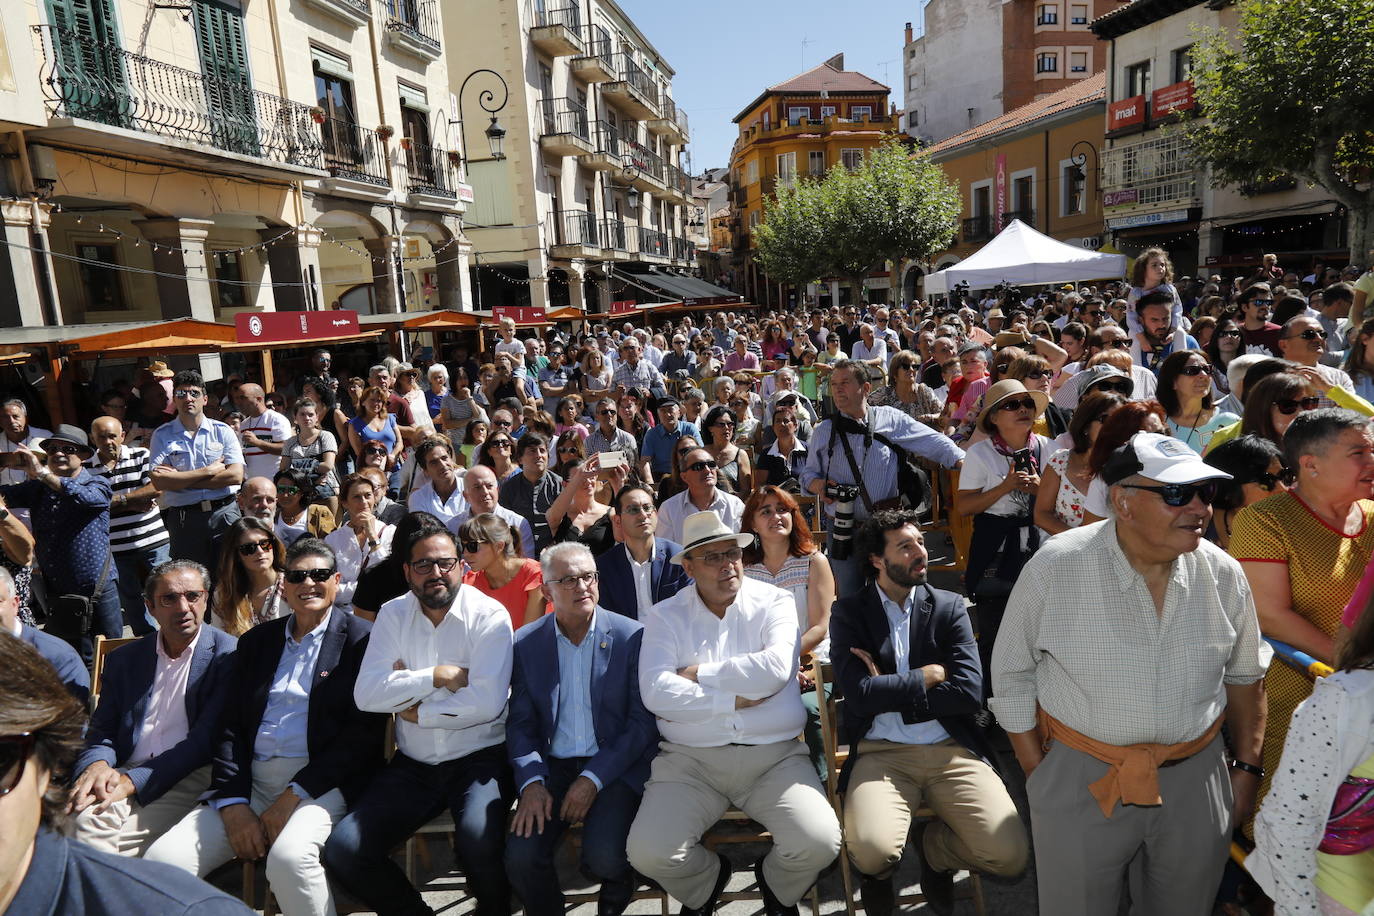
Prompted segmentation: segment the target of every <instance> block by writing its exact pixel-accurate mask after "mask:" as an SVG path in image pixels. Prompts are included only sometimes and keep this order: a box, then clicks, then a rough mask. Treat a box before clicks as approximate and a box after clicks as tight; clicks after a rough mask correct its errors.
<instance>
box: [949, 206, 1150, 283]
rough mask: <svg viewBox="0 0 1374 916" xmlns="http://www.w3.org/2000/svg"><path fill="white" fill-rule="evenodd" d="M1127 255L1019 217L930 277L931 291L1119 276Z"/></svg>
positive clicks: (1124, 270) (1123, 268)
mask: <svg viewBox="0 0 1374 916" xmlns="http://www.w3.org/2000/svg"><path fill="white" fill-rule="evenodd" d="M1125 274H1126V256H1125V255H1121V254H1103V253H1101V252H1097V251H1090V250H1088V249H1086V248H1079V247H1076V246H1074V245H1068V244H1065V243H1064V242H1061V241H1059V240H1058V239H1052V238H1050V237H1049V236H1048V235H1045V234H1043V233H1040V232H1036V231H1035V230H1034V229H1032V228H1031V227H1030V226H1027V225H1026V224H1025V223H1023V222H1021V221H1020V220H1019V219H1014V220H1012V221H1011V222H1010V223H1008V224H1007V227H1006V228H1005V229H1003V230H1002V231H1001V232H999V233H998V234H997V237H996V238H994V239H993V240H992V241H990V242H988V243H987V244H986V245H984V246H983V247H982V248H980V249H978V250H977V251H976V252H974V253H973V254H971V255H969V256H968V257H967V258H965V259H964V260H962V261H960V262H959V263H958V264H953V265H951V266H949V267H946V268H945V269H944V270H939V271H936V272H935V273H933V274H931V275H930V276H928V277H926V285H925V289H926V292H927V293H947V292H949V291H950V290H951V289H953V288H954V287H955V286H957V285H958V284H960V283H967V284H968V286H969V288H970V289H991V288H992V287H994V286H996V285H997V284H999V283H1007V284H1010V285H1012V286H1032V285H1036V284H1043V283H1078V282H1082V281H1085V280H1105V279H1119V278H1121V277H1123V276H1125Z"/></svg>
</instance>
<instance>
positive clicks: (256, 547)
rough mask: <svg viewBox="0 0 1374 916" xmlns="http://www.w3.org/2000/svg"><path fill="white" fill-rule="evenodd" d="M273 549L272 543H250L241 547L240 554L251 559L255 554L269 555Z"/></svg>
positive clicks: (264, 541)
mask: <svg viewBox="0 0 1374 916" xmlns="http://www.w3.org/2000/svg"><path fill="white" fill-rule="evenodd" d="M271 549H272V542H271V541H266V540H263V541H249V542H248V543H247V544H240V545H239V553H241V554H243V555H244V556H245V557H251V556H252V555H253V554H255V553H259V552H261V553H267V552H268V551H270V550H271Z"/></svg>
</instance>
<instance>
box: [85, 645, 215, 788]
mask: <svg viewBox="0 0 1374 916" xmlns="http://www.w3.org/2000/svg"><path fill="white" fill-rule="evenodd" d="M158 638H159V637H158V634H157V633H149V634H148V635H147V636H144V637H143V638H142V639H140V640H138V641H137V642H134V643H130V644H129V645H127V646H120V647H119V648H118V649H116V650H115V651H113V652H111V653H110V656H109V658H107V659H106V660H105V673H104V674H103V675H102V686H101V692H100V702H99V704H97V706H96V708H95V712H94V713H93V714H92V715H91V724H90V727H89V728H87V730H86V749H85V750H84V751H82V752H81V756H80V757H79V758H77V761H76V766H75V767H73V768H72V775H73V776H79V775H80V774H81V773H82V772H83V771H84V770H85V769H86V767H88V766H90V765H91V764H93V763H95V762H96V761H97V760H103V761H105V762H106V763H108V764H109V765H110V766H112V767H121V766H123V765H124V764H125V763H127V762H128V760H129V758H130V757H131V756H133V753H134V744H135V743H136V742H137V741H138V733H139V730H140V729H141V728H142V727H143V719H144V717H145V716H146V714H147V712H148V701H149V699H150V698H151V696H152V692H153V676H154V675H155V674H156V673H157V640H158ZM237 643H238V640H236V639H235V638H234V637H232V636H230V635H229V634H228V633H225V632H224V631H223V630H217V629H215V628H214V627H212V626H209V625H208V624H207V625H202V627H201V633H200V640H199V642H197V643H196V648H195V652H194V654H193V655H192V656H191V669H190V671H189V672H188V673H187V675H186V700H185V702H186V722H187V724H188V725H189V726H190V729H189V730H188V731H187V733H186V737H185V739H183V740H182V741H180V742H178V743H177V744H176V745H175V746H173V747H171V748H169V749H167V750H166V751H164V752H163V753H161V754H158V755H157V756H156V757H154V758H153V759H152V760H149V761H147V762H145V763H143V764H140V765H139V766H136V767H131V768H130V769H129V770H128V771H127V772H128V776H129V779H130V780H132V781H133V784H134V790H135V795H136V797H137V798H138V803H139V804H140V805H145V806H146V805H150V804H152V803H153V802H154V801H156V800H157V799H158V798H160V797H161V796H162V794H163V793H164V792H166V791H167V790H168V789H170V788H171V787H172V786H174V785H176V784H177V783H179V782H181V780H183V779H185V778H186V777H187V776H188V775H189V774H190V773H191V772H192V771H194V770H197V769H199V768H201V767H203V766H205V765H206V764H208V763H209V762H210V758H211V755H212V754H213V753H214V746H215V740H216V739H217V738H218V737H219V729H220V724H221V722H220V717H221V715H222V714H223V712H224V701H225V698H226V697H227V696H228V695H229V691H228V688H229V680H230V677H231V675H232V673H233V666H234V646H235V645H236V644H237Z"/></svg>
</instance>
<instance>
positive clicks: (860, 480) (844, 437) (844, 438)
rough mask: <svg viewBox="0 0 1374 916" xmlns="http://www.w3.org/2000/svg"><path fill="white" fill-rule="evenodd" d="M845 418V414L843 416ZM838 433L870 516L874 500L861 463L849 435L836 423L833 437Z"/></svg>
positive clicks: (833, 428)
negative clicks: (866, 483)
mask: <svg viewBox="0 0 1374 916" xmlns="http://www.w3.org/2000/svg"><path fill="white" fill-rule="evenodd" d="M841 416H843V414H842V415H841ZM836 433H838V434H839V437H840V447H841V448H843V449H844V457H845V460H846V461H848V462H849V470H850V471H851V472H852V473H853V474H854V482H855V483H856V484H858V485H859V495H860V496H861V497H863V501H864V509H865V510H867V511H868V514H869V515H872V514H873V500H872V499H871V498H870V497H869V495H868V487H866V486H864V475H863V472H862V471H860V470H859V462H857V461H855V460H854V449H853V448H852V447H851V446H850V444H849V435H848V434H847V433H845V432H844V431H843V430H842V429H840V424H839V423H836V424H835V425H834V426H833V427H832V436H831V438H834V434H836Z"/></svg>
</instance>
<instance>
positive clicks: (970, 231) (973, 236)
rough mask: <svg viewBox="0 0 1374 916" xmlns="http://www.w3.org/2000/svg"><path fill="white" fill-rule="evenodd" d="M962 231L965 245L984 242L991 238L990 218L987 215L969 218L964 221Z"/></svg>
mask: <svg viewBox="0 0 1374 916" xmlns="http://www.w3.org/2000/svg"><path fill="white" fill-rule="evenodd" d="M963 229H964V232H963V236H964V242H965V243H969V242H986V241H987V240H988V239H990V238H992V217H991V216H989V215H987V214H983V215H982V216H970V217H969V218H968V219H966V220H964V226H963Z"/></svg>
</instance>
